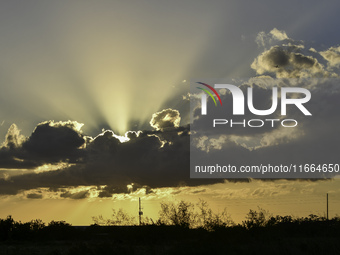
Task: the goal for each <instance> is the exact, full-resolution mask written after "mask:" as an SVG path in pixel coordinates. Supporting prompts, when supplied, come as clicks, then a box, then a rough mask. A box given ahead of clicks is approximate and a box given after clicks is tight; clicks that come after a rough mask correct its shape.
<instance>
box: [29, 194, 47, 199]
mask: <svg viewBox="0 0 340 255" xmlns="http://www.w3.org/2000/svg"><path fill="white" fill-rule="evenodd" d="M26 197H27V198H29V199H42V198H43V196H42V194H41V193H30V194H27V196H26Z"/></svg>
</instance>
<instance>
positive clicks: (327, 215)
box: [327, 193, 328, 220]
mask: <svg viewBox="0 0 340 255" xmlns="http://www.w3.org/2000/svg"><path fill="white" fill-rule="evenodd" d="M327 220H328V193H327Z"/></svg>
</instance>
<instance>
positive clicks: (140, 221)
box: [139, 198, 143, 226]
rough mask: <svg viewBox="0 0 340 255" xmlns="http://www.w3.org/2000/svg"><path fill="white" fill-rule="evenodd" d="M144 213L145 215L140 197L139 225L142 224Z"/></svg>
mask: <svg viewBox="0 0 340 255" xmlns="http://www.w3.org/2000/svg"><path fill="white" fill-rule="evenodd" d="M142 215H143V211H142V202H141V200H140V198H139V226H140V225H142Z"/></svg>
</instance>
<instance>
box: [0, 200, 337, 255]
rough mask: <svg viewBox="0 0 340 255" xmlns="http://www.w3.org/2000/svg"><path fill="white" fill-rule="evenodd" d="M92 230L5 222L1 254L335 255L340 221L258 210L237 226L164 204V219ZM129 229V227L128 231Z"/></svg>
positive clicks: (193, 207)
mask: <svg viewBox="0 0 340 255" xmlns="http://www.w3.org/2000/svg"><path fill="white" fill-rule="evenodd" d="M93 220H94V222H95V224H93V225H92V226H89V227H73V226H71V225H70V224H68V223H66V222H64V221H51V222H50V223H48V224H45V223H44V222H42V221H41V220H32V221H29V222H25V223H23V222H17V221H15V220H14V219H13V218H12V217H11V216H8V217H7V218H5V219H0V254H12V255H16V254H37V255H41V254H56V255H58V254H60V255H62V254H65V255H69V254H72V255H74V254H75V255H76V254H93V255H96V254H101V255H105V254H160V255H162V254H174V253H176V254H249V253H251V254H260V253H261V254H335V253H337V252H338V251H339V250H340V243H339V242H338V240H339V238H340V218H339V217H334V218H332V219H330V220H327V219H326V218H325V217H322V216H317V215H312V214H311V215H309V216H307V217H292V216H280V215H276V216H273V215H272V214H270V213H269V212H268V211H266V210H264V209H261V208H258V209H256V210H249V212H248V213H247V215H246V217H245V220H244V221H243V222H242V223H240V224H235V223H234V222H233V221H232V220H231V218H230V216H229V215H228V214H227V212H226V210H223V211H222V212H220V213H216V212H213V211H212V210H211V209H210V208H209V206H208V204H207V203H206V202H205V201H203V200H200V201H199V202H198V203H197V204H193V203H189V202H185V201H180V202H178V203H162V204H161V210H160V212H159V218H158V219H157V220H156V221H155V222H154V221H152V220H151V219H147V218H144V224H143V225H142V226H136V225H135V224H136V219H135V217H132V216H129V215H128V214H127V213H126V212H124V211H123V210H122V209H119V210H113V213H112V217H111V218H110V219H104V218H103V217H101V216H99V217H94V218H93ZM125 225H128V226H125Z"/></svg>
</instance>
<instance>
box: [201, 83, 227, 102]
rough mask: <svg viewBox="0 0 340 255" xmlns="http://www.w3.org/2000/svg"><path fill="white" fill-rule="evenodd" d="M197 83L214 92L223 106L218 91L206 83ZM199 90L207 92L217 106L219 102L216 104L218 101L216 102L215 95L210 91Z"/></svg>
mask: <svg viewBox="0 0 340 255" xmlns="http://www.w3.org/2000/svg"><path fill="white" fill-rule="evenodd" d="M196 83H198V84H201V85H203V86H206V87H207V88H209V89H210V90H211V91H212V92H214V94H215V95H216V96H217V98H218V100H219V101H220V104H221V106H222V100H221V97H220V95H219V94H218V93H217V91H216V90H215V89H214V88H213V87H211V86H210V85H209V84H206V83H203V82H196ZM197 88H198V89H200V90H203V91H204V92H206V93H207V94H208V95H209V96H210V97H211V98H212V100H213V101H214V103H215V106H217V102H216V100H215V98H214V96H213V94H211V92H210V91H209V90H207V89H204V88H200V87H197Z"/></svg>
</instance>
